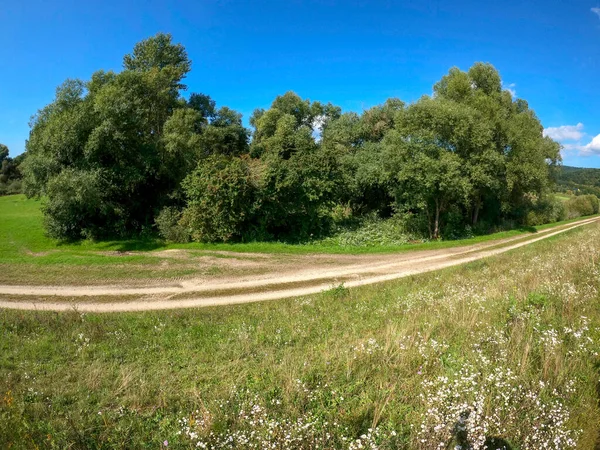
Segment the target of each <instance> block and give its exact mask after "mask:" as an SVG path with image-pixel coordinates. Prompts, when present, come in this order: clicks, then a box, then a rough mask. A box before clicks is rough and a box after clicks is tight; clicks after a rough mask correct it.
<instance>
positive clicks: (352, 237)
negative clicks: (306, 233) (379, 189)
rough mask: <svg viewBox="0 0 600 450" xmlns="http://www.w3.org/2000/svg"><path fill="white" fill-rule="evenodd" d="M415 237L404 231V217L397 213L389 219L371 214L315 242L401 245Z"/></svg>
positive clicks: (362, 245) (345, 245)
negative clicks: (352, 226) (349, 226)
mask: <svg viewBox="0 0 600 450" xmlns="http://www.w3.org/2000/svg"><path fill="white" fill-rule="evenodd" d="M416 238H417V237H416V236H414V235H412V234H411V233H408V232H407V231H406V226H405V218H404V217H402V216H399V215H398V216H395V217H392V218H389V219H381V218H379V217H377V216H376V215H375V214H372V215H369V216H367V217H366V218H365V219H364V220H363V221H362V222H361V223H360V224H359V225H358V226H356V227H355V228H345V229H344V228H340V229H339V230H338V231H337V233H335V234H334V235H333V236H331V237H329V238H326V239H323V240H322V241H318V242H316V243H318V244H325V245H339V246H342V247H347V246H351V247H374V246H378V245H384V246H387V245H403V244H406V243H408V242H410V241H412V240H414V239H416Z"/></svg>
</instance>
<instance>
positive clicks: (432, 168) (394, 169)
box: [384, 132, 472, 239]
mask: <svg viewBox="0 0 600 450" xmlns="http://www.w3.org/2000/svg"><path fill="white" fill-rule="evenodd" d="M384 146H385V148H386V158H385V160H386V161H387V163H386V166H387V171H388V172H389V173H390V176H391V178H392V180H393V182H394V187H393V190H394V194H395V197H396V201H397V203H398V206H399V207H400V209H403V208H404V209H413V210H417V211H419V210H420V211H424V212H425V214H426V216H427V221H428V224H429V236H430V237H431V238H432V239H438V238H439V237H440V234H441V228H442V215H443V214H444V213H445V212H447V211H448V209H449V207H450V206H451V205H453V204H458V205H465V204H466V203H467V202H468V198H469V196H470V193H471V189H472V185H471V183H470V180H469V177H468V174H467V173H466V171H465V168H464V166H463V164H462V161H461V158H460V156H459V155H458V154H457V153H455V152H453V151H451V150H448V149H446V148H444V147H443V146H440V145H436V144H435V142H433V141H431V140H429V139H427V138H425V139H419V136H417V135H411V136H410V137H409V138H408V139H407V138H405V137H403V136H402V135H401V134H400V133H398V132H391V133H389V134H388V135H387V136H386V138H385V140H384Z"/></svg>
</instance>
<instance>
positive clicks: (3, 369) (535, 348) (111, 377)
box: [0, 225, 600, 450]
mask: <svg viewBox="0 0 600 450" xmlns="http://www.w3.org/2000/svg"><path fill="white" fill-rule="evenodd" d="M598 261H600V228H599V227H598V225H589V226H586V227H584V228H580V229H576V230H573V231H570V232H567V233H565V234H563V235H559V236H556V237H554V238H550V239H548V240H545V241H540V242H538V243H535V244H533V245H531V246H528V247H525V248H522V249H519V250H516V251H512V252H509V253H507V254H504V255H501V256H497V257H494V258H489V259H486V260H483V261H478V262H475V263H471V264H468V265H465V266H461V267H456V268H451V269H446V270H443V271H439V272H435V273H430V274H424V275H420V276H414V277H412V278H410V279H404V280H400V281H397V282H389V283H385V284H380V285H377V286H366V287H362V288H356V289H351V290H348V289H346V288H344V287H343V285H340V286H338V287H336V288H333V289H331V290H330V291H327V292H324V293H322V294H320V295H314V296H308V297H302V298H297V299H291V300H281V301H277V302H266V303H257V304H247V305H238V306H235V307H219V308H205V309H200V310H180V311H168V312H146V313H143V314H133V313H128V314H118V315H112V314H108V315H95V314H80V313H77V312H76V311H73V312H72V313H64V314H56V313H42V312H19V311H10V310H3V311H0V333H1V338H0V422H1V423H2V424H3V426H2V427H1V428H0V447H2V448H12V449H19V448H32V447H39V448H68V447H72V448H166V447H167V446H168V448H273V447H275V448H290V449H293V448H306V449H308V448H315V447H317V446H320V447H325V448H351V449H357V448H371V447H372V446H373V445H377V446H378V448H382V449H386V448H411V449H412V448H416V449H419V448H421V449H432V448H455V447H456V446H457V445H460V446H462V448H473V449H481V448H484V445H490V444H491V443H494V446H491V447H488V448H502V445H504V446H505V448H512V449H536V450H537V449H540V448H550V449H568V448H593V447H594V445H595V443H596V442H597V439H598V436H599V433H600V429H599V426H598V424H599V423H600V411H599V409H598V394H597V391H596V387H597V380H598V350H599V348H598V343H599V341H598V339H600V335H599V331H598V330H600V312H599V311H600V308H599V305H598V289H599V288H600V286H599V285H598V283H599V281H598V280H600V277H599V272H598V271H599V270H600V267H599V265H598Z"/></svg>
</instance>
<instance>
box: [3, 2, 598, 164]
mask: <svg viewBox="0 0 600 450" xmlns="http://www.w3.org/2000/svg"><path fill="white" fill-rule="evenodd" d="M596 1H598V0H596ZM2 3H3V4H2V7H1V9H0V24H1V26H0V42H2V46H1V47H0V61H2V66H1V68H0V142H2V143H4V144H6V145H8V146H9V148H10V151H11V155H12V156H15V155H17V154H19V153H21V152H22V151H23V150H24V145H25V140H26V139H27V136H28V133H29V126H28V121H29V118H30V116H31V115H32V114H34V113H35V112H36V111H37V110H38V109H39V108H41V107H43V106H44V105H45V104H47V103H49V102H50V101H51V100H52V98H53V96H54V90H55V88H56V86H57V85H59V84H60V83H61V82H63V81H64V80H65V79H66V78H82V79H88V78H89V76H90V75H91V74H92V73H93V72H94V71H95V70H98V69H106V70H108V69H113V70H120V68H121V62H122V57H123V55H124V54H126V53H129V52H130V51H131V49H132V48H133V45H134V44H135V43H136V42H138V41H140V40H142V39H144V38H146V37H148V36H151V35H153V34H155V33H157V32H159V31H162V32H169V33H172V34H173V37H174V39H175V41H177V42H181V43H182V44H183V45H184V46H185V47H186V49H187V51H188V54H189V56H190V58H191V59H192V61H193V67H192V72H191V74H190V75H189V76H188V78H187V84H188V87H189V88H188V90H189V92H203V93H206V94H209V95H210V96H211V97H212V98H214V99H215V100H216V101H217V104H218V105H227V106H229V107H231V108H234V109H236V110H238V111H240V112H242V113H243V114H244V117H245V119H246V120H247V118H248V116H249V115H250V114H251V112H252V111H253V110H254V108H256V107H268V106H269V104H270V103H271V102H272V100H273V98H274V97H275V96H276V95H279V94H282V93H284V92H286V91H288V90H293V91H295V92H297V93H298V94H299V95H301V96H302V97H305V98H310V99H311V100H320V101H324V102H327V101H331V102H332V103H334V104H337V105H340V106H341V107H342V108H343V109H344V110H354V111H361V110H362V109H364V108H368V107H370V106H373V105H376V104H379V103H382V102H383V101H385V99H387V98H389V97H400V98H401V99H402V100H404V101H407V102H410V101H414V100H416V99H418V98H419V97H420V96H421V95H423V94H429V93H431V90H432V85H433V84H434V83H435V82H436V81H437V80H439V79H440V77H442V76H443V75H444V74H445V73H446V72H447V71H448V69H449V68H450V67H452V66H458V67H460V68H461V69H464V70H466V69H468V68H469V67H470V66H471V65H472V64H473V63H474V62H476V61H486V62H490V63H492V64H493V65H495V66H496V68H497V69H498V70H499V71H500V73H501V75H502V78H503V81H504V83H505V86H506V87H507V88H510V89H512V90H514V91H516V94H517V96H519V97H521V98H524V99H526V100H527V101H528V102H529V104H530V106H531V107H532V108H533V109H535V111H536V112H537V114H538V116H539V117H540V119H541V121H542V123H543V124H544V126H545V127H547V130H546V133H548V134H549V135H551V136H553V137H555V138H557V139H560V140H561V141H562V142H563V144H564V145H565V150H564V152H563V158H564V163H565V164H567V165H576V166H582V167H600V115H599V114H598V113H597V110H596V105H598V104H600V101H599V100H600V89H599V88H598V81H597V80H598V74H599V73H600V72H599V70H598V69H599V68H600V46H599V45H598V44H599V43H600V9H596V8H600V3H593V2H590V1H583V0H563V1H558V0H555V1H544V2H541V1H527V0H520V1H504V2H487V1H471V0H469V1H467V0H464V1H454V2H453V1H427V2H425V1H395V2H394V1H356V2H351V1H344V2H341V1H339V2H338V1H320V2H308V1H293V0H288V1H272V2H269V1H260V0H256V1H244V2H242V1H192V0H184V1H177V2H172V1H171V2H169V1H157V0H139V1H129V2H128V1H125V0H121V1H113V0H106V1H103V2H86V1H80V0H77V1H74V0H69V1H66V0H55V1H50V2H49V1H46V0H43V1H30V0H19V1H14V0H3V2H2Z"/></svg>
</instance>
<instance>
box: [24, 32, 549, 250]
mask: <svg viewBox="0 0 600 450" xmlns="http://www.w3.org/2000/svg"><path fill="white" fill-rule="evenodd" d="M190 69H191V61H190V60H189V59H188V56H187V54H186V52H185V49H184V48H183V47H182V46H181V45H180V44H174V43H173V42H172V40H171V36H170V35H164V34H158V35H156V36H154V37H152V38H150V39H147V40H145V41H142V42H140V43H138V44H137V45H136V46H135V48H134V50H133V52H132V53H131V54H129V55H126V56H125V57H124V60H123V70H122V71H121V72H119V73H114V72H105V71H99V72H96V73H94V74H93V75H92V77H91V79H90V80H89V81H86V82H83V81H80V80H68V81H66V82H65V83H64V84H63V85H61V86H60V87H59V88H58V89H57V93H56V98H55V100H54V101H53V102H52V103H51V104H49V105H48V106H46V107H45V108H43V109H42V110H40V111H39V112H38V113H37V115H36V116H35V117H34V119H33V121H32V129H31V133H30V138H29V140H28V142H27V146H26V149H27V151H26V153H27V158H26V160H25V162H24V164H23V173H24V188H25V192H26V194H27V195H28V196H45V197H46V201H45V204H44V207H43V212H44V216H45V221H46V227H47V230H48V233H49V234H50V235H52V236H55V237H58V238H69V239H79V238H82V237H91V238H99V237H105V236H114V235H121V236H125V235H131V234H132V233H140V232H142V233H143V232H152V230H153V229H154V228H155V227H157V228H158V229H159V230H160V232H161V234H162V235H163V236H164V237H166V238H168V239H172V240H178V241H185V240H189V239H193V240H196V241H229V240H270V239H284V240H302V239H307V238H311V237H315V236H322V235H325V234H327V233H328V232H329V231H330V230H331V227H332V225H334V224H339V223H343V222H347V221H352V220H357V219H360V218H361V217H366V216H373V215H377V216H379V217H382V218H385V217H391V216H395V217H396V218H397V219H398V218H400V219H401V220H402V221H403V223H405V225H406V227H410V228H411V229H412V230H418V231H419V232H421V233H423V234H426V235H428V236H429V237H431V238H434V239H435V238H438V237H440V236H444V235H449V234H451V233H455V232H456V230H459V231H460V230H464V229H466V228H469V227H470V228H471V229H474V230H480V231H482V232H484V231H486V230H488V229H489V228H491V227H493V226H496V225H498V224H502V223H506V222H511V223H524V222H526V221H527V217H528V215H530V213H532V212H535V213H536V214H539V215H544V214H545V215H547V216H550V215H552V214H553V212H552V210H551V209H552V202H549V201H548V194H549V192H550V187H551V173H552V171H553V168H554V167H555V166H556V164H557V163H558V162H559V161H560V146H559V144H557V143H556V142H554V141H552V140H551V139H550V138H547V137H543V136H542V129H543V128H542V125H541V123H540V121H539V120H538V118H537V117H536V115H535V113H534V111H532V110H531V109H530V108H529V107H528V105H527V102H526V101H524V100H522V99H517V100H513V98H512V97H511V94H510V93H509V92H508V91H505V90H503V89H502V81H501V79H500V76H499V74H498V72H497V71H496V70H495V69H494V67H493V66H491V65H489V64H484V63H477V64H475V65H474V66H473V67H471V69H469V71H468V72H464V71H461V70H459V69H456V68H453V69H451V70H450V72H449V73H448V74H447V75H446V76H444V77H443V78H442V79H441V80H440V81H439V82H438V83H436V84H435V86H434V88H433V91H434V93H433V95H432V96H424V97H422V98H421V99H419V100H418V101H416V102H414V103H412V104H405V103H404V102H402V101H401V100H399V99H389V100H387V101H386V102H385V103H384V104H383V105H380V106H376V107H373V108H371V109H368V110H366V111H364V112H362V114H357V113H355V112H342V110H341V108H339V107H338V106H335V105H332V104H330V103H328V104H323V103H320V102H311V101H309V100H305V99H301V98H300V97H299V96H298V95H296V94H294V93H293V92H288V93H286V94H284V95H281V96H279V97H277V98H276V99H275V100H274V101H273V103H272V105H271V107H270V108H269V109H267V110H263V109H258V110H256V111H255V112H254V113H253V115H252V117H251V118H250V124H251V126H252V129H251V130H248V129H246V128H245V127H244V126H243V125H242V119H241V115H240V114H238V113H236V112H235V111H233V110H231V109H229V108H227V107H220V108H217V106H216V104H215V102H214V101H213V100H212V99H211V98H210V97H209V96H207V95H204V94H196V93H192V94H191V95H189V97H187V99H186V98H184V97H183V96H182V95H181V93H182V92H183V91H184V90H185V89H186V87H185V85H184V84H183V80H184V78H185V76H186V74H187V73H188V72H189V71H190ZM549 205H550V206H549Z"/></svg>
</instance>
